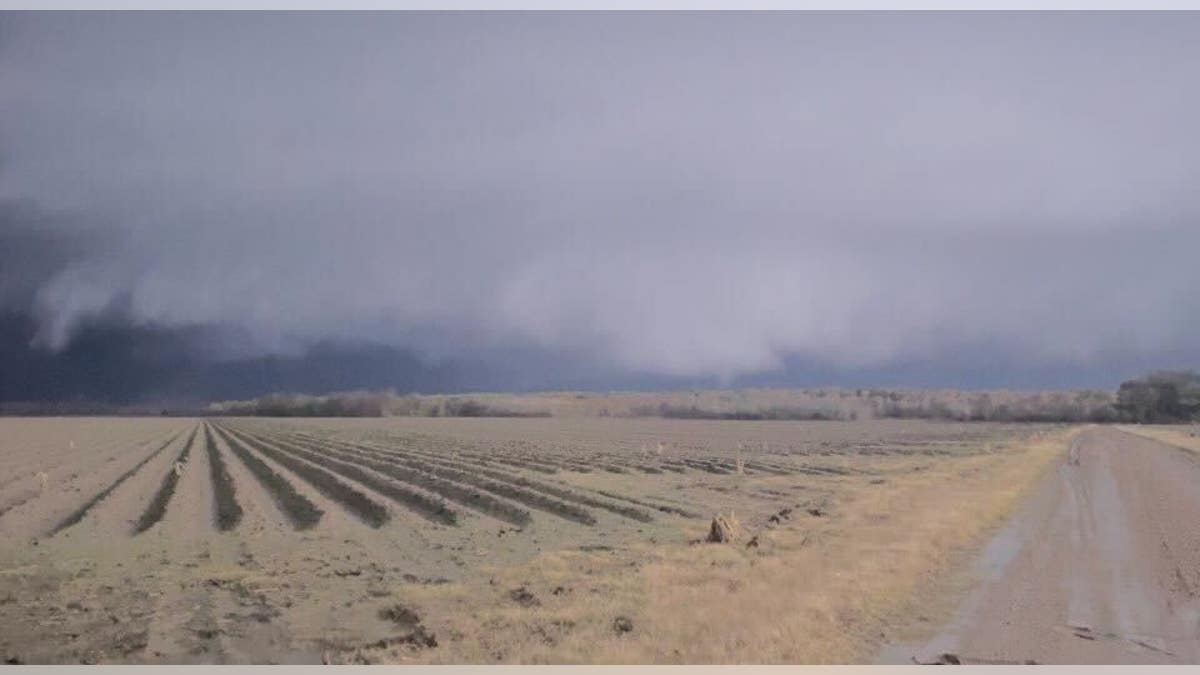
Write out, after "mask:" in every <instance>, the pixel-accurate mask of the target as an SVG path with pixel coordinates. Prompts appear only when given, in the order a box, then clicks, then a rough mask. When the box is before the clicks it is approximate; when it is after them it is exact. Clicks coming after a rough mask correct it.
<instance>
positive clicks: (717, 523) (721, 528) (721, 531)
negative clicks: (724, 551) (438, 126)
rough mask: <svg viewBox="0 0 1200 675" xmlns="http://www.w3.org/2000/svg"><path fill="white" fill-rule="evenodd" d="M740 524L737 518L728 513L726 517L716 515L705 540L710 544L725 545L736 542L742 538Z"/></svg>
mask: <svg viewBox="0 0 1200 675" xmlns="http://www.w3.org/2000/svg"><path fill="white" fill-rule="evenodd" d="M742 534H743V531H742V524H741V523H740V522H739V521H738V519H737V517H736V516H734V515H733V514H732V513H730V514H729V515H728V516H723V515H720V514H718V515H717V516H716V517H715V518H713V520H712V525H711V526H710V527H709V530H708V538H707V539H705V541H707V542H708V543H710V544H727V543H732V542H735V541H738V540H739V539H741V538H742Z"/></svg>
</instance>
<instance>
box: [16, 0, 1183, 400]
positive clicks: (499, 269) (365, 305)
mask: <svg viewBox="0 0 1200 675" xmlns="http://www.w3.org/2000/svg"><path fill="white" fill-rule="evenodd" d="M1197 34H1200V16H1198V15H1196V14H1192V13H1181V14H1172V13H1155V14H1150V13H1147V14H1141V13H1114V14H1084V13H1028V14H1024V13H1010V14H998V13H962V14H938V13H907V14H905V13H879V14H862V13H859V14H838V13H803V12H802V13H784V14H766V13H763V14H742V13H721V14H712V13H703V14H683V13H628V14H625V13H599V14H598V13H562V14H543V13H445V14H439V13H388V14H372V13H347V14H338V13H333V14H331V13H308V14H270V13H232V14H220V13H218V14H211V13H209V14H154V13H150V14H147V13H136V14H133V13H131V14H119V13H117V14H107V13H86V14H71V13H66V14H61V13H56V14H36V13H35V14H20V15H16V14H12V13H9V14H4V15H0V219H2V223H3V232H2V233H0V237H2V243H3V245H4V250H3V251H0V263H2V264H3V266H2V267H0V303H3V305H4V306H5V308H6V309H8V310H10V311H13V312H20V313H25V314H28V316H30V317H31V321H32V322H33V323H32V326H33V327H32V328H31V329H30V331H29V342H30V343H31V344H32V345H33V346H32V347H31V349H36V350H41V351H43V352H46V353H51V354H52V353H55V352H56V351H57V352H62V350H68V349H70V347H71V344H72V341H73V340H75V339H76V338H77V337H78V336H79V335H80V333H81V331H84V330H86V327H87V326H88V325H89V322H94V321H95V320H96V319H97V317H109V319H111V317H113V316H114V315H119V316H120V317H121V320H122V321H124V322H126V323H127V324H128V325H129V326H131V327H135V328H136V327H141V328H144V327H153V328H154V329H155V330H165V331H180V330H185V329H186V330H191V329H204V330H210V329H211V330H217V331H218V332H221V334H223V335H226V336H228V335H235V336H237V338H236V339H223V340H215V339H214V341H212V342H211V343H209V347H208V349H210V350H215V352H214V353H212V354H208V355H207V356H206V357H205V358H235V357H236V358H258V357H260V356H262V355H265V354H285V355H287V354H291V355H296V354H302V353H305V350H309V349H311V348H312V347H313V345H318V344H324V343H338V342H344V341H354V342H366V343H372V344H377V345H385V346H388V347H391V348H395V349H403V350H412V352H413V353H416V354H420V355H422V356H423V357H424V358H428V359H433V360H438V359H441V360H456V359H476V360H482V361H485V362H492V363H500V364H503V363H507V364H509V366H510V367H511V366H512V364H513V363H517V362H520V363H522V364H528V365H529V367H530V368H532V369H534V370H537V369H538V368H539V363H540V367H541V368H542V369H544V370H545V371H546V372H544V373H542V374H540V375H538V376H537V377H535V378H534V381H536V382H537V383H538V384H541V385H544V386H556V385H560V386H561V385H563V384H564V382H565V381H567V380H568V379H569V381H570V382H571V383H578V381H583V380H578V378H577V377H576V376H577V375H578V373H576V372H575V371H572V373H573V374H572V375H570V378H576V379H570V378H566V379H564V378H559V379H557V380H556V379H555V377H554V376H553V374H554V371H555V370H556V369H561V368H563V367H564V366H563V364H568V363H569V364H575V365H574V366H573V367H575V368H578V369H583V370H580V371H579V372H591V373H610V374H611V373H613V372H627V373H639V374H641V375H642V376H645V377H651V378H668V379H666V380H661V381H668V382H669V381H674V380H671V379H670V378H685V379H686V378H693V379H696V378H700V379H703V378H713V379H714V381H717V382H732V381H737V380H738V378H746V377H750V376H756V377H760V378H767V379H770V378H771V377H772V374H773V373H787V372H799V371H796V369H795V365H794V364H796V363H805V364H808V367H809V368H810V371H811V369H812V368H816V369H817V370H816V371H811V372H819V373H822V374H823V375H821V377H823V378H824V379H826V380H830V381H833V382H834V383H836V381H837V380H838V379H839V373H842V374H846V373H854V372H878V373H889V372H890V373H900V372H912V371H909V370H906V368H909V366H908V365H906V364H913V363H919V364H936V363H937V362H938V360H939V359H940V358H950V357H951V356H953V358H954V359H957V360H958V362H961V363H976V364H982V366H981V367H982V368H983V371H980V372H984V371H987V370H988V368H989V367H992V368H993V370H992V372H993V374H994V366H995V364H1000V363H1003V364H1019V367H1020V368H1024V369H1026V370H1027V371H1030V372H1033V371H1036V370H1038V369H1045V370H1047V371H1048V372H1049V371H1053V372H1070V373H1075V374H1076V375H1074V376H1072V377H1078V379H1079V380H1086V382H1087V383H1092V382H1106V383H1107V382H1112V381H1114V380H1116V379H1118V378H1119V377H1122V376H1125V375H1129V374H1132V373H1129V372H1125V371H1127V370H1129V369H1131V368H1134V367H1138V368H1140V367H1142V366H1144V365H1146V364H1151V365H1152V366H1155V367H1178V366H1187V365H1193V366H1194V365H1195V364H1196V362H1197V361H1200V342H1197V340H1196V339H1195V336H1196V335H1197V334H1200V293H1198V292H1197V291H1198V289H1200V264H1198V263H1200V257H1198V256H1197V251H1200V191H1197V190H1196V189H1195V184H1194V183H1195V177H1196V176H1197V175H1200V134H1197V133H1196V123H1195V120H1197V119H1200V88H1198V87H1197V86H1196V83H1197V82H1200V42H1198V41H1197V40H1196V39H1195V36H1196V35H1197ZM212 345H219V347H213V346H212ZM196 348H197V349H200V347H196ZM191 352H192V348H191V347H189V353H191ZM516 353H520V354H525V355H529V354H549V355H553V358H547V359H544V360H543V359H539V358H531V357H528V356H526V357H524V360H519V361H513V357H512V355H513V354H516ZM930 367H933V366H930ZM918 372H919V370H918ZM1079 373H1090V375H1088V376H1087V377H1080V376H1078V374H1079ZM578 377H583V376H582V375H579V376H578ZM793 379H794V378H793ZM912 379H913V381H914V383H919V382H918V381H920V380H922V378H921V377H914V378H912ZM1068 379H1070V378H1068ZM584 380H586V378H584ZM982 380H983V381H974V382H973V381H964V382H961V383H960V384H962V385H963V386H978V385H987V384H992V383H995V382H997V381H1001V380H1002V381H1004V382H1005V383H1007V380H1004V378H1003V377H999V379H997V376H986V375H985V376H982ZM655 381H659V380H655ZM488 383H489V385H490V386H496V387H503V386H504V382H503V381H496V380H489V381H488ZM790 383H792V384H805V382H795V381H791V382H790ZM339 384H341V383H340V382H339ZM350 384H353V383H350ZM1076 384H1080V381H1063V382H1061V386H1074V385H1076Z"/></svg>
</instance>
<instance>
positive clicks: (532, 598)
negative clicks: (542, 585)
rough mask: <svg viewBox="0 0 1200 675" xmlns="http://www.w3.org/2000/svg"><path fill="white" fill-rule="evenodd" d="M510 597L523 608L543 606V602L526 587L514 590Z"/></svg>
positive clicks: (510, 592) (509, 594)
mask: <svg viewBox="0 0 1200 675" xmlns="http://www.w3.org/2000/svg"><path fill="white" fill-rule="evenodd" d="M508 597H509V598H510V599H511V600H512V601H513V602H515V603H517V604H518V605H520V606H522V607H537V606H538V605H540V604H542V601H541V600H538V599H537V596H536V595H534V594H533V593H531V592H530V591H529V589H528V588H525V587H524V586H521V587H520V588H514V589H512V590H511V591H509V592H508Z"/></svg>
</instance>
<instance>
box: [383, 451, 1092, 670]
mask: <svg viewBox="0 0 1200 675" xmlns="http://www.w3.org/2000/svg"><path fill="white" fill-rule="evenodd" d="M1072 433H1074V431H1072V430H1062V431H1059V432H1055V433H1054V434H1051V435H1044V436H1042V437H1040V438H1037V439H1035V440H1033V441H1030V442H1026V443H1024V444H1022V445H1013V446H1006V447H1002V448H999V449H997V450H995V451H993V452H989V453H984V454H978V455H971V456H965V457H953V458H950V457H946V458H938V459H937V460H936V461H928V459H924V460H922V459H917V458H895V459H887V460H878V459H877V460H874V461H875V466H879V465H880V463H881V462H884V463H889V464H890V466H888V467H887V468H888V469H889V470H888V472H887V475H888V476H889V478H888V479H887V480H886V482H883V483H880V482H878V481H877V480H868V479H867V478H863V477H858V478H847V479H841V480H838V481H837V482H836V487H835V488H834V489H835V490H836V492H837V499H836V500H835V503H836V506H835V507H834V509H833V511H832V512H830V513H822V514H820V515H811V514H808V513H805V512H804V511H797V512H796V513H795V514H793V515H792V516H791V518H790V519H787V520H784V521H783V523H782V524H781V525H780V526H778V527H774V528H766V527H763V526H762V525H763V524H751V525H750V527H751V533H752V534H756V535H757V541H758V545H757V546H755V547H747V546H745V543H744V542H742V543H738V544H735V545H728V544H692V545H689V544H686V543H676V544H669V545H668V544H659V545H656V546H652V545H649V544H643V545H641V546H639V547H638V548H635V549H632V550H624V551H617V552H604V553H583V552H556V553H548V554H543V555H541V556H539V557H538V558H536V559H535V560H534V561H533V562H531V563H529V564H526V565H523V566H519V567H513V568H509V569H494V570H487V571H485V573H484V574H483V575H482V579H481V580H480V581H479V582H478V583H463V584H449V585H445V586H429V587H422V588H411V587H409V588H402V589H397V590H396V595H397V597H401V598H402V599H403V600H404V602H405V603H411V604H412V605H413V606H415V607H419V608H420V611H421V614H422V615H423V616H427V617H429V618H431V619H432V621H430V623H431V628H433V629H434V630H435V632H437V633H438V634H439V638H440V637H441V636H445V637H446V638H448V639H446V640H443V641H442V642H441V644H442V647H441V648H439V649H438V650H434V651H430V652H414V653H411V654H405V653H403V652H394V653H391V654H376V655H374V658H376V659H380V660H398V661H407V660H423V661H428V660H436V661H437V662H442V663H496V662H506V663H852V662H864V661H868V662H869V661H870V660H872V657H873V654H874V653H875V652H876V650H877V649H878V648H879V647H880V646H881V644H882V643H883V642H885V641H886V640H887V639H888V636H889V634H890V633H894V632H895V631H896V630H898V629H899V628H900V627H901V626H904V625H906V624H909V623H911V616H912V614H913V612H914V608H916V607H917V606H918V605H919V604H920V603H922V601H923V598H922V597H921V593H922V592H923V590H924V589H927V588H929V587H930V584H931V580H934V579H938V578H940V577H943V576H947V575H948V573H949V572H951V571H952V570H953V569H955V568H956V567H957V566H958V564H959V563H960V562H961V561H962V560H963V557H964V556H965V555H967V554H968V553H970V552H972V551H975V550H977V549H978V547H979V546H981V545H982V544H983V542H984V540H985V538H986V536H987V535H988V534H989V533H991V532H992V531H994V529H995V528H996V527H997V526H998V525H999V524H1000V523H1001V522H1002V521H1003V519H1004V518H1005V517H1006V516H1007V515H1008V514H1010V513H1011V511H1012V510H1013V508H1014V507H1015V505H1016V503H1017V501H1018V499H1019V498H1020V497H1021V495H1022V494H1023V493H1024V492H1025V491H1026V490H1027V489H1029V488H1030V487H1031V486H1032V485H1033V483H1034V482H1035V481H1036V479H1037V478H1038V477H1039V476H1040V475H1042V473H1043V471H1044V470H1045V469H1046V468H1047V467H1048V466H1049V464H1050V462H1051V461H1052V460H1053V459H1054V458H1055V457H1058V456H1060V454H1061V453H1062V452H1063V451H1064V449H1065V447H1066V443H1067V439H1068V436H1069V435H1070V434H1072ZM706 525H707V523H701V522H698V521H695V520H686V521H685V520H680V521H679V527H680V528H682V529H683V531H682V532H681V533H680V534H681V536H680V538H679V539H680V541H688V540H698V539H703V537H704V535H705V534H706V532H705V526H706ZM516 589H525V590H526V591H528V592H529V593H532V594H533V596H534V597H535V598H536V603H535V604H522V603H518V602H513V601H511V600H510V599H509V598H510V597H511V594H512V593H513V592H514V591H515V590H516ZM556 591H557V592H556ZM435 617H437V618H435ZM623 621H624V622H627V623H623ZM627 627H628V628H631V629H630V630H624V628H627Z"/></svg>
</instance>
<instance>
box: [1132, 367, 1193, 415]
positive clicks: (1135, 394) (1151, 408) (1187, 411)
mask: <svg viewBox="0 0 1200 675" xmlns="http://www.w3.org/2000/svg"><path fill="white" fill-rule="evenodd" d="M1116 407H1117V410H1118V411H1119V412H1120V413H1121V415H1122V417H1124V418H1125V419H1127V420H1129V421H1132V422H1139V423H1146V424H1153V423H1177V422H1190V421H1200V375H1197V374H1196V373H1194V372H1167V371H1163V372H1157V373H1151V374H1149V375H1146V376H1145V377H1140V378H1137V379H1134V380H1129V381H1126V382H1122V383H1121V387H1120V389H1118V390H1117V405H1116Z"/></svg>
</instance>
